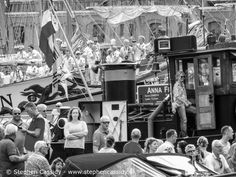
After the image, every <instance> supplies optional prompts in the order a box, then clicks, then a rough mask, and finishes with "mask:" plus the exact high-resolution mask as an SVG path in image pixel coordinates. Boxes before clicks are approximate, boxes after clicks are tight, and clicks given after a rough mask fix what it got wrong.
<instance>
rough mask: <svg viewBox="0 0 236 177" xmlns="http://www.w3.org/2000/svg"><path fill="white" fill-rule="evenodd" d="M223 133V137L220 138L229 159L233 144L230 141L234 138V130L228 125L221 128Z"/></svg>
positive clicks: (223, 152)
mask: <svg viewBox="0 0 236 177" xmlns="http://www.w3.org/2000/svg"><path fill="white" fill-rule="evenodd" d="M221 134H222V138H221V139H220V142H221V144H222V145H223V150H222V154H223V155H224V157H225V158H226V159H227V158H228V156H229V149H230V146H231V145H230V142H229V141H230V140H232V139H233V135H234V131H233V129H232V127H231V126H228V125H226V126H223V127H222V128H221Z"/></svg>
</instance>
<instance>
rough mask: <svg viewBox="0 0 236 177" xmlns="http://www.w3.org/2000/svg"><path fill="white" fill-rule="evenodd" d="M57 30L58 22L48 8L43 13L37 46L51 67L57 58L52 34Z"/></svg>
mask: <svg viewBox="0 0 236 177" xmlns="http://www.w3.org/2000/svg"><path fill="white" fill-rule="evenodd" d="M57 31H58V22H57V20H56V18H55V17H54V15H53V13H52V11H51V10H50V9H48V10H46V11H45V12H44V13H43V17H42V24H41V33H40V40H39V48H40V49H41V51H42V52H43V53H44V56H45V61H46V63H47V65H48V67H49V68H50V69H51V67H52V65H53V63H54V62H55V61H56V59H57V52H56V51H55V47H54V36H53V34H55V33H56V32H57Z"/></svg>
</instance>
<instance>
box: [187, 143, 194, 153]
mask: <svg viewBox="0 0 236 177" xmlns="http://www.w3.org/2000/svg"><path fill="white" fill-rule="evenodd" d="M195 150H196V147H195V146H194V144H188V145H187V146H186V147H185V152H186V153H188V152H189V151H195Z"/></svg>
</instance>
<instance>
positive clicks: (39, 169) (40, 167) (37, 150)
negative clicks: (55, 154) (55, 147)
mask: <svg viewBox="0 0 236 177" xmlns="http://www.w3.org/2000/svg"><path fill="white" fill-rule="evenodd" d="M48 148H49V147H48V146H47V143H46V142H45V141H37V142H36V143H35V145H34V153H33V154H31V155H30V157H29V158H28V160H27V162H26V164H25V171H26V172H27V173H26V177H27V176H29V177H32V176H47V177H51V176H54V175H53V173H52V170H51V168H50V165H49V163H48V160H47V159H46V158H45V155H47V153H48ZM30 172H32V174H31V173H30Z"/></svg>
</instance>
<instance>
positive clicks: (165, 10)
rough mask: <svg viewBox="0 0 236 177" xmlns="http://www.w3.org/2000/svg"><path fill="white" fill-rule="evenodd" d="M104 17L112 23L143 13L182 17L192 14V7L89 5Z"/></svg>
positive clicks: (121, 21)
mask: <svg viewBox="0 0 236 177" xmlns="http://www.w3.org/2000/svg"><path fill="white" fill-rule="evenodd" d="M87 9H88V10H93V11H94V12H96V13H97V14H98V15H100V16H101V17H102V18H105V19H106V20H107V22H108V23H110V24H114V25H115V24H119V23H123V22H125V21H128V20H132V19H135V18H137V17H138V16H140V15H141V14H143V13H154V12H155V13H157V14H159V15H161V16H164V17H170V16H176V17H181V16H182V14H186V13H187V14H191V12H192V8H189V7H188V6H180V5H178V6H169V5H168V6H165V5H158V6H112V7H111V6H109V7H88V8H87Z"/></svg>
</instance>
